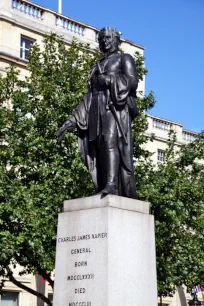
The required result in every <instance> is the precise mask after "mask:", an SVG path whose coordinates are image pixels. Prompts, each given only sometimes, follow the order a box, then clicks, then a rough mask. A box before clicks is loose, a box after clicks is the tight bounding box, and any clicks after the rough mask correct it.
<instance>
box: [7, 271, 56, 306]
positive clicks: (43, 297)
mask: <svg viewBox="0 0 204 306" xmlns="http://www.w3.org/2000/svg"><path fill="white" fill-rule="evenodd" d="M6 271H7V277H8V279H9V280H10V281H11V282H12V283H13V284H14V285H16V286H17V287H19V288H21V289H23V290H26V291H27V292H29V293H31V294H33V295H35V296H37V297H38V298H40V299H41V300H43V302H45V303H46V304H48V305H50V306H51V305H52V303H51V301H50V300H49V299H48V298H47V297H46V296H44V295H43V294H42V293H40V292H38V291H35V290H33V289H31V288H29V287H27V286H25V285H23V284H22V283H21V282H19V281H18V280H17V279H15V277H14V276H13V272H12V271H11V270H10V269H9V268H6Z"/></svg>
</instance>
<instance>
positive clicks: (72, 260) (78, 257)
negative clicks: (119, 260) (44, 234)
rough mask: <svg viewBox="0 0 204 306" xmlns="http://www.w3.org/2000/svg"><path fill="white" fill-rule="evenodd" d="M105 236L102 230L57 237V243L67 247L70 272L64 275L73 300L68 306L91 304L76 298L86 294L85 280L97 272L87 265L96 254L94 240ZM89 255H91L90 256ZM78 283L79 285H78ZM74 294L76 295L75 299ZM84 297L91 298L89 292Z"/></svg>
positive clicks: (88, 279)
mask: <svg viewBox="0 0 204 306" xmlns="http://www.w3.org/2000/svg"><path fill="white" fill-rule="evenodd" d="M107 237H108V234H107V232H104V233H87V234H85V235H84V234H83V235H82V234H80V235H71V236H66V237H58V238H57V243H58V244H60V245H64V246H65V247H66V248H67V249H68V254H69V266H71V267H72V268H71V273H70V274H69V275H67V276H66V281H67V282H68V285H67V286H71V288H72V294H70V296H71V297H72V299H73V301H68V305H69V306H92V304H91V303H92V301H84V300H83V298H82V300H81V299H80V300H78V298H79V297H83V296H85V295H86V293H87V291H88V290H87V289H88V288H87V286H89V285H88V284H89V282H86V281H91V280H94V279H95V274H97V270H96V271H93V267H92V265H89V263H90V262H91V258H92V259H93V258H94V256H98V255H97V252H96V241H99V240H104V239H107ZM81 243H83V247H79V246H81V245H80V244H81ZM84 244H85V245H84ZM97 245H98V243H97ZM90 255H91V256H92V257H91V258H90ZM96 258H97V257H96ZM90 268H91V270H90ZM82 272H83V273H82ZM79 283H80V285H79V286H78V284H79ZM89 292H90V290H89ZM74 296H75V297H76V301H75V298H74ZM86 298H90V299H91V294H89V295H86Z"/></svg>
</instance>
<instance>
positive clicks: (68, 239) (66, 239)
mask: <svg viewBox="0 0 204 306" xmlns="http://www.w3.org/2000/svg"><path fill="white" fill-rule="evenodd" d="M100 238H107V233H98V234H90V235H80V236H68V237H59V238H58V239H57V241H58V242H59V243H60V242H73V241H79V240H90V239H100Z"/></svg>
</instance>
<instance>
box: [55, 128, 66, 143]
mask: <svg viewBox="0 0 204 306" xmlns="http://www.w3.org/2000/svg"><path fill="white" fill-rule="evenodd" d="M65 132H66V130H64V129H61V130H59V131H57V132H56V133H55V135H56V136H57V138H58V141H59V142H61V141H62V138H63V136H64V133H65Z"/></svg>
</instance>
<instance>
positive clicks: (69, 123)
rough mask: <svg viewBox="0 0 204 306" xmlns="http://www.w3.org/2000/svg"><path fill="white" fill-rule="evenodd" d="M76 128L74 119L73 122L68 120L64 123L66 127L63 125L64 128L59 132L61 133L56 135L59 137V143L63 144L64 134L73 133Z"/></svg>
mask: <svg viewBox="0 0 204 306" xmlns="http://www.w3.org/2000/svg"><path fill="white" fill-rule="evenodd" d="M74 128H75V122H74V120H73V119H72V120H70V119H69V120H67V121H66V122H65V123H64V125H63V127H62V128H61V129H60V130H59V131H57V132H56V133H55V135H56V136H57V138H58V141H59V142H61V141H62V138H63V137H64V134H65V133H66V132H68V131H71V130H73V129H74Z"/></svg>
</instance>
